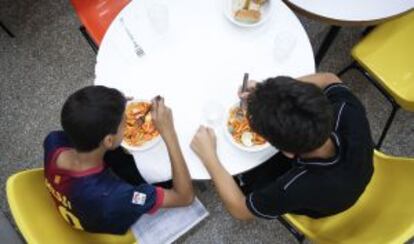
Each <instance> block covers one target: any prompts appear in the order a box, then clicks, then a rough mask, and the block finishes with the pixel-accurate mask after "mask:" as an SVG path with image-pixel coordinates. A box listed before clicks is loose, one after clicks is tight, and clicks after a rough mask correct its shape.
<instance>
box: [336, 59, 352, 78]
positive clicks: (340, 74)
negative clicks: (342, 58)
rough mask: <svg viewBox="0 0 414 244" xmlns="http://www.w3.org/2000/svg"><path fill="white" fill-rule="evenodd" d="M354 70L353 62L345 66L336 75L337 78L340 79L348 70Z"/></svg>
mask: <svg viewBox="0 0 414 244" xmlns="http://www.w3.org/2000/svg"><path fill="white" fill-rule="evenodd" d="M355 68H356V63H355V61H354V62H352V63H351V64H350V65H348V66H346V67H345V68H344V69H342V70H341V71H339V73H338V74H337V76H338V77H341V76H342V75H343V74H345V73H346V72H348V71H349V70H350V69H355Z"/></svg>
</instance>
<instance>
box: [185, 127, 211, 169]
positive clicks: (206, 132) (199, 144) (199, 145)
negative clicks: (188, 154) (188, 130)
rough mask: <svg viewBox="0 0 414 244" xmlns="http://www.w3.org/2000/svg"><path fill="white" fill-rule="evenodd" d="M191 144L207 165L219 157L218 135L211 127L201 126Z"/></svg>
mask: <svg viewBox="0 0 414 244" xmlns="http://www.w3.org/2000/svg"><path fill="white" fill-rule="evenodd" d="M190 146H191V149H192V150H193V151H194V152H195V153H196V154H197V156H198V157H199V158H200V159H201V161H202V162H203V163H204V165H206V167H207V166H208V164H209V163H210V162H212V161H215V159H217V155H216V148H217V145H216V135H215V134H214V130H213V129H211V128H208V127H205V126H200V128H198V130H197V132H196V134H195V135H194V137H193V140H192V141H191V145H190Z"/></svg>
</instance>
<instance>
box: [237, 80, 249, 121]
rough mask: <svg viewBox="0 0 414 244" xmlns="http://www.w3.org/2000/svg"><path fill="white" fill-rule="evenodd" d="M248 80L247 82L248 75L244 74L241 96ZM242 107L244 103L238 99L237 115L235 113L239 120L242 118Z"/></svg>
mask: <svg viewBox="0 0 414 244" xmlns="http://www.w3.org/2000/svg"><path fill="white" fill-rule="evenodd" d="M248 80H249V73H244V77H243V85H242V88H241V94H243V92H245V91H246V88H247V81H248ZM244 105H245V101H244V100H243V99H242V98H240V102H239V108H240V109H239V110H237V113H236V115H237V117H239V118H241V117H243V116H244V107H245V106H244Z"/></svg>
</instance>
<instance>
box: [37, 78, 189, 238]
mask: <svg viewBox="0 0 414 244" xmlns="http://www.w3.org/2000/svg"><path fill="white" fill-rule="evenodd" d="M125 106H126V99H125V97H124V96H123V95H122V93H120V92H119V91H117V90H115V89H111V88H107V87H104V86H89V87H85V88H83V89H80V90H78V91H77V92H75V93H74V94H72V95H71V96H69V98H68V99H67V101H66V102H65V104H64V105H63V109H62V113H61V123H62V127H63V130H64V131H55V132H51V133H50V134H49V135H48V136H47V137H46V139H45V142H44V149H45V178H46V186H47V188H48V189H49V191H50V193H51V195H52V196H53V199H54V200H55V203H56V206H57V208H58V210H59V212H60V214H61V215H62V217H63V218H64V219H65V220H66V221H67V222H68V223H70V224H71V225H72V226H73V227H74V228H77V229H81V230H85V231H88V232H99V233H112V234H123V233H125V232H126V231H127V230H128V229H129V228H130V227H131V225H133V224H134V223H135V222H136V221H137V220H138V219H139V218H140V216H141V215H143V214H145V213H153V212H155V211H157V209H158V208H168V207H177V206H185V205H189V204H191V202H192V201H193V198H194V193H193V188H192V184H191V179H190V175H189V173H188V169H187V167H186V164H185V161H184V158H183V156H182V153H181V149H180V147H179V144H178V139H177V135H176V132H175V129H174V124H173V118H172V113H171V110H170V109H169V108H168V107H167V106H165V105H164V100H163V99H162V98H160V99H154V100H153V101H152V105H151V106H152V108H151V115H152V119H153V122H154V124H155V126H156V127H157V130H158V131H159V133H160V135H161V137H162V138H163V140H164V142H165V143H166V145H167V149H168V153H169V155H170V160H171V164H172V175H173V179H172V188H171V189H164V188H162V187H156V186H153V185H149V184H147V183H146V182H145V180H144V179H143V178H142V177H141V176H140V175H139V172H138V171H137V170H136V167H135V168H132V167H131V165H134V162H133V159H132V156H131V155H128V154H125V153H124V152H123V150H122V149H121V148H119V145H120V143H121V141H122V138H123V133H124V126H125V116H124V111H125ZM124 164H126V165H127V166H126V167H131V168H130V169H131V172H127V174H128V173H129V174H130V175H129V176H128V175H127V180H128V181H129V183H128V182H126V181H124V180H122V179H120V178H119V177H118V175H117V174H118V173H119V172H122V170H119V169H122V168H123V165H124ZM128 165H129V166H128ZM111 168H114V169H118V170H114V171H115V172H114V171H113V170H112V169H111ZM131 183H132V184H131Z"/></svg>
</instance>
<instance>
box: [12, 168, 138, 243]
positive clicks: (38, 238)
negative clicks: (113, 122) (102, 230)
mask: <svg viewBox="0 0 414 244" xmlns="http://www.w3.org/2000/svg"><path fill="white" fill-rule="evenodd" d="M6 188H7V200H8V202H9V206H10V209H11V212H12V215H13V217H14V220H15V222H16V224H17V227H18V228H19V230H20V232H21V233H22V235H23V237H24V238H25V239H26V241H27V242H28V243H30V244H31V243H33V244H37V243H38V244H49V243H50V244H56V243H59V244H66V243H67V244H73V243H88V244H92V243H102V244H104V243H105V244H106V243H114V244H115V243H116V244H120V243H134V242H135V241H136V240H135V238H134V236H133V234H132V233H131V232H128V233H127V234H125V235H109V234H92V233H87V232H84V231H80V230H76V229H74V228H72V227H71V226H70V225H69V224H68V223H66V222H65V221H64V220H63V218H62V216H60V215H59V213H58V211H57V210H56V207H55V205H54V203H53V200H52V198H51V196H50V194H49V192H48V191H47V189H46V186H45V180H44V176H43V169H41V168H39V169H31V170H26V171H22V172H19V173H16V174H14V175H12V176H11V177H9V179H8V180H7V187H6Z"/></svg>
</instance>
